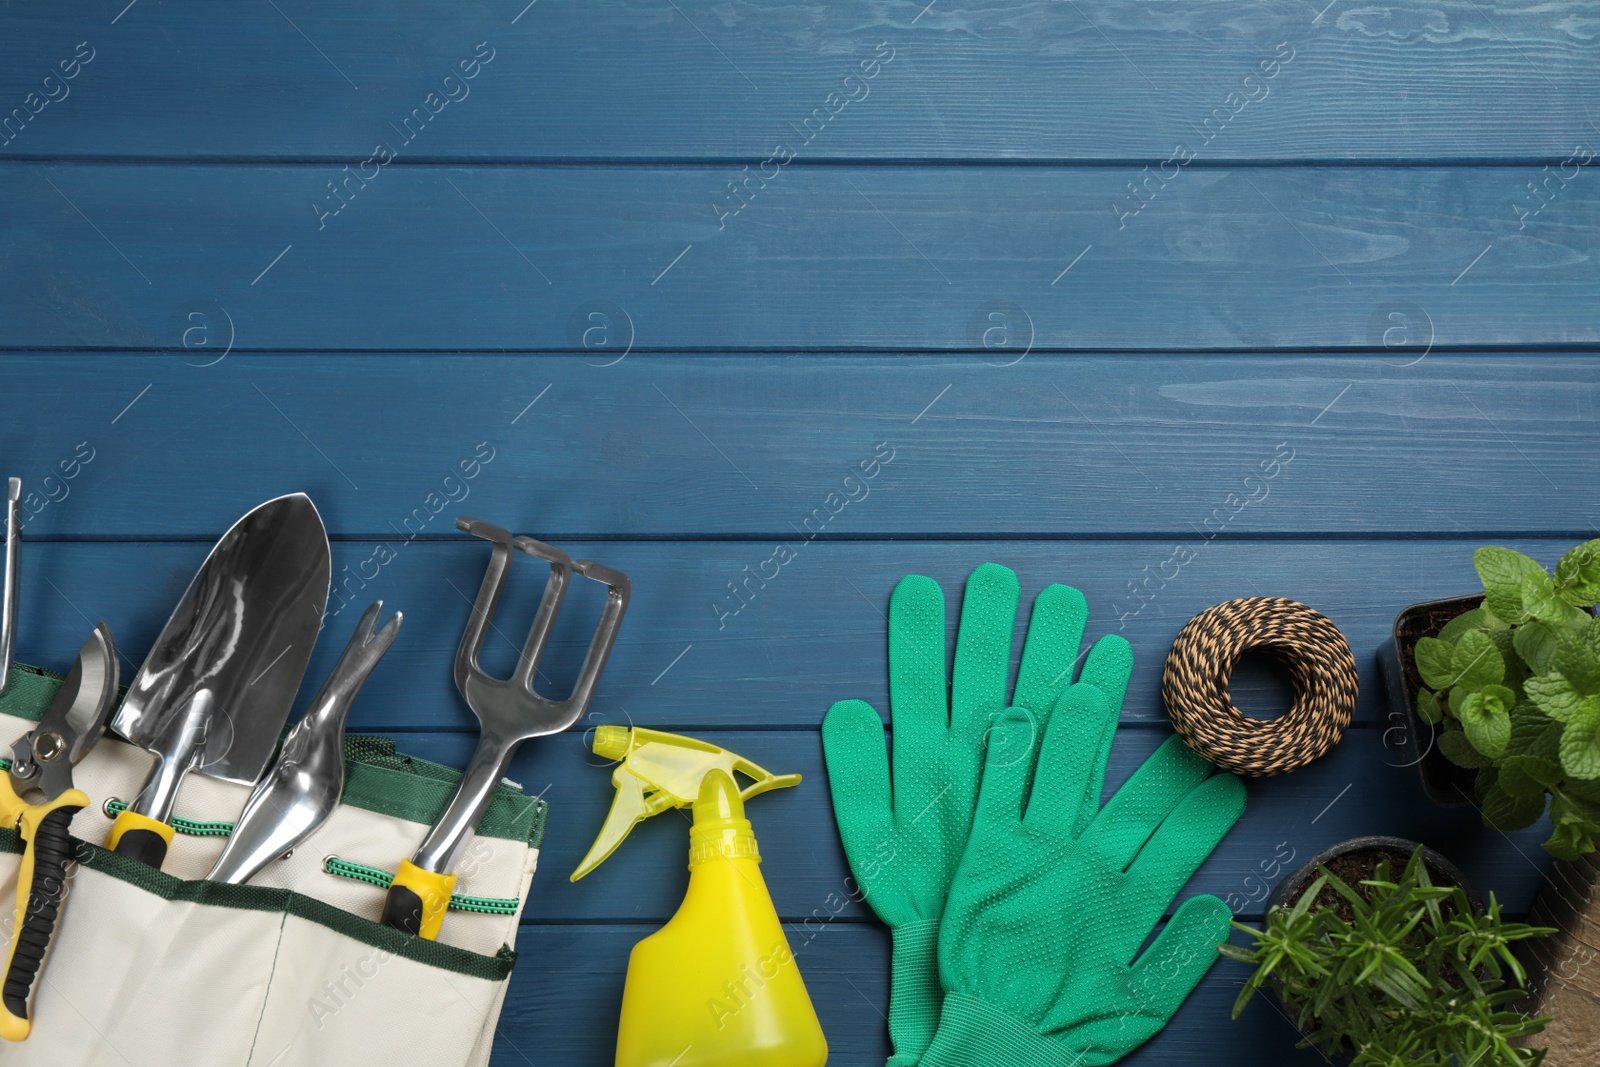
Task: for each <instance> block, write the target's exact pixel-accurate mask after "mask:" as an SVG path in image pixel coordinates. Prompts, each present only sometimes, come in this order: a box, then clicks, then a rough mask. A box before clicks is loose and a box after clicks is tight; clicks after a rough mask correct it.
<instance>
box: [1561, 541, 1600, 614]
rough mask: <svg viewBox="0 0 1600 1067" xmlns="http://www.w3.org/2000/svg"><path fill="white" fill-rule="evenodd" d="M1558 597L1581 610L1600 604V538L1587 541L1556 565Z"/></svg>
mask: <svg viewBox="0 0 1600 1067" xmlns="http://www.w3.org/2000/svg"><path fill="white" fill-rule="evenodd" d="M1555 585H1556V595H1557V596H1559V597H1561V599H1562V600H1564V601H1566V602H1567V603H1568V604H1572V605H1575V606H1577V607H1580V608H1587V607H1592V606H1594V605H1595V604H1596V603H1600V538H1596V539H1595V540H1593V541H1585V542H1584V543H1583V544H1581V545H1579V546H1577V547H1576V548H1574V549H1572V550H1570V551H1569V552H1568V553H1567V554H1566V555H1564V556H1562V557H1561V561H1560V562H1559V563H1557V564H1556V580H1555Z"/></svg>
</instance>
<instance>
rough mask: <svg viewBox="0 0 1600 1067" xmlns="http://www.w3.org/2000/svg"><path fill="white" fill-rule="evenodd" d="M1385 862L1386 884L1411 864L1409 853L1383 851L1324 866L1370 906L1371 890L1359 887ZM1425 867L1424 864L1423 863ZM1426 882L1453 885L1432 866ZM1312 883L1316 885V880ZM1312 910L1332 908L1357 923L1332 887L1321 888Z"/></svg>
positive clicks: (1337, 858)
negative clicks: (1386, 863)
mask: <svg viewBox="0 0 1600 1067" xmlns="http://www.w3.org/2000/svg"><path fill="white" fill-rule="evenodd" d="M1384 860H1388V861H1389V881H1391V882H1395V881H1398V880H1399V878H1400V875H1401V874H1403V873H1404V872H1405V869H1406V864H1407V863H1408V862H1410V860H1411V856H1410V854H1409V853H1404V852H1395V851H1393V850H1392V849H1386V848H1373V849H1358V850H1356V851H1354V852H1346V853H1344V854H1343V855H1339V856H1335V857H1334V858H1333V859H1331V860H1329V861H1328V862H1327V863H1325V864H1323V866H1325V867H1327V868H1328V870H1330V871H1332V872H1333V873H1334V874H1336V875H1338V876H1339V877H1340V878H1341V879H1343V880H1344V883H1345V884H1346V885H1348V886H1349V887H1350V888H1351V889H1353V890H1355V891H1356V895H1357V896H1359V897H1360V898H1361V899H1362V900H1365V901H1367V902H1368V903H1371V901H1372V887H1371V886H1365V885H1362V884H1361V883H1362V881H1363V880H1366V879H1371V878H1375V877H1376V876H1377V873H1378V864H1380V863H1382V862H1383V861H1384ZM1424 863H1425V864H1426V861H1424ZM1428 880H1429V881H1431V882H1432V883H1433V884H1434V885H1452V884H1454V883H1452V882H1451V881H1450V877H1449V875H1447V874H1445V873H1444V872H1443V871H1440V870H1438V869H1437V868H1435V867H1433V866H1432V865H1428ZM1311 881H1312V882H1314V881H1316V878H1313V879H1312V880H1311ZM1306 888H1307V889H1309V888H1311V884H1310V882H1308V883H1307V884H1306ZM1304 895H1305V892H1304V890H1302V891H1301V892H1300V894H1299V895H1298V896H1296V897H1295V899H1294V901H1290V902H1289V903H1290V906H1293V904H1294V903H1295V901H1298V900H1299V899H1300V897H1302V896H1304ZM1312 906H1313V907H1316V908H1332V909H1333V911H1334V913H1335V914H1336V915H1338V916H1339V918H1340V919H1342V920H1344V921H1345V922H1346V923H1354V922H1355V920H1356V913H1355V909H1354V908H1353V907H1351V905H1350V902H1349V901H1348V900H1346V899H1345V898H1344V896H1343V894H1341V893H1340V892H1339V891H1338V890H1337V889H1335V888H1334V887H1333V886H1332V885H1324V886H1323V887H1322V892H1320V893H1318V894H1317V898H1316V900H1315V901H1313V902H1312ZM1445 906H1446V907H1448V906H1449V902H1448V901H1446V902H1445Z"/></svg>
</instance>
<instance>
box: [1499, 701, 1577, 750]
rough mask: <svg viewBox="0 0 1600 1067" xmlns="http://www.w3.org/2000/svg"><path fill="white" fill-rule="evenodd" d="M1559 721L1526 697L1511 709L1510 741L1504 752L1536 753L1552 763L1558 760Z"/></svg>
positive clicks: (1559, 743)
mask: <svg viewBox="0 0 1600 1067" xmlns="http://www.w3.org/2000/svg"><path fill="white" fill-rule="evenodd" d="M1564 728H1565V727H1564V726H1563V724H1562V723H1560V722H1558V721H1556V720H1555V719H1552V718H1550V716H1548V715H1546V714H1545V713H1544V712H1542V711H1540V710H1539V709H1538V708H1537V707H1535V706H1534V705H1533V704H1530V703H1528V702H1527V701H1522V702H1520V703H1518V704H1517V705H1516V706H1515V707H1513V708H1512V709H1511V744H1509V745H1507V746H1506V755H1507V756H1508V757H1509V756H1535V757H1537V758H1539V759H1541V760H1544V761H1545V762H1547V763H1550V764H1552V765H1559V764H1560V762H1561V731H1562V730H1563V729H1564Z"/></svg>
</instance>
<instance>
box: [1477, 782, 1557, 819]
mask: <svg viewBox="0 0 1600 1067" xmlns="http://www.w3.org/2000/svg"><path fill="white" fill-rule="evenodd" d="M1543 814H1544V790H1542V789H1541V790H1540V791H1539V794H1538V795H1537V796H1533V797H1517V796H1512V795H1511V794H1510V793H1508V792H1506V791H1505V790H1504V789H1502V788H1501V787H1500V785H1499V783H1496V784H1495V785H1492V786H1490V787H1489V789H1488V790H1487V791H1486V792H1485V793H1484V795H1483V821H1484V822H1486V823H1488V824H1489V825H1490V826H1492V827H1494V828H1495V829H1496V830H1520V829H1522V828H1523V827H1525V826H1532V825H1533V824H1534V823H1535V822H1538V821H1539V816H1541V815H1543Z"/></svg>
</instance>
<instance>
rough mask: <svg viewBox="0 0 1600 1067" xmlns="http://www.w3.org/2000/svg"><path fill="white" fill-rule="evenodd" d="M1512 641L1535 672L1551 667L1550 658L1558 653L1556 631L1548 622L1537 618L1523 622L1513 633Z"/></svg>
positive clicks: (1518, 653)
mask: <svg viewBox="0 0 1600 1067" xmlns="http://www.w3.org/2000/svg"><path fill="white" fill-rule="evenodd" d="M1511 643H1512V645H1513V646H1514V647H1515V648H1516V650H1517V655H1519V656H1521V657H1522V662H1524V663H1526V664H1527V665H1528V666H1529V667H1531V668H1532V669H1533V671H1534V673H1535V674H1543V673H1544V672H1545V671H1548V670H1549V669H1550V659H1551V657H1552V656H1554V655H1555V654H1556V632H1555V630H1553V629H1551V628H1550V626H1549V625H1548V624H1547V623H1543V622H1540V621H1538V620H1537V619H1535V620H1532V621H1530V622H1525V623H1523V624H1522V625H1521V626H1518V627H1517V628H1516V631H1515V632H1514V633H1513V634H1512V635H1511Z"/></svg>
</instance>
